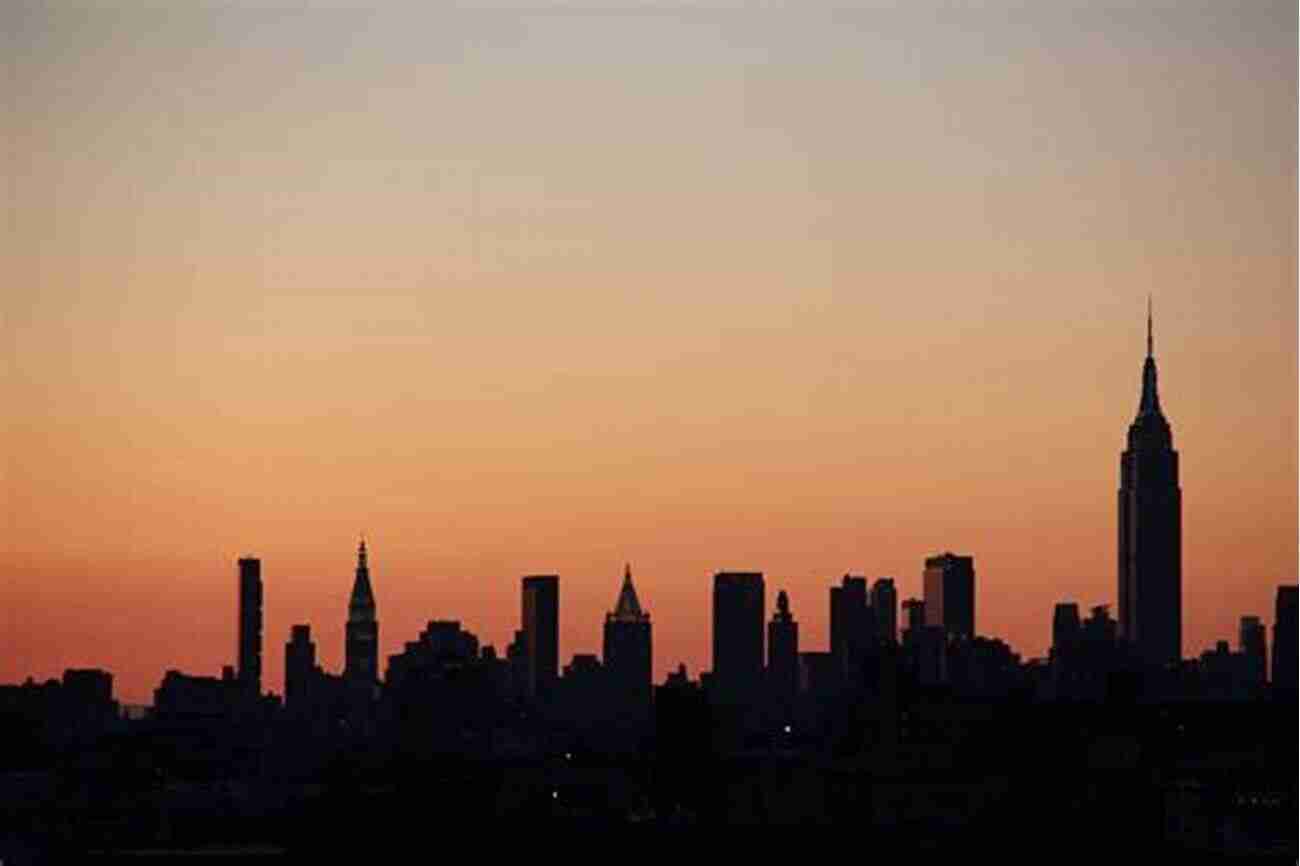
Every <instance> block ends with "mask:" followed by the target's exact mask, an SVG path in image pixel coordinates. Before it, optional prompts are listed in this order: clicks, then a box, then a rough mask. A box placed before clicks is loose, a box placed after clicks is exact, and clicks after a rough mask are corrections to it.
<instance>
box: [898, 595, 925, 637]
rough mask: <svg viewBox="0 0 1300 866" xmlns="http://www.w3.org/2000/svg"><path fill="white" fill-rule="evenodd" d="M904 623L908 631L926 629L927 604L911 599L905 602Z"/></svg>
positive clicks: (917, 599)
mask: <svg viewBox="0 0 1300 866" xmlns="http://www.w3.org/2000/svg"><path fill="white" fill-rule="evenodd" d="M903 622H904V623H906V626H907V628H906V630H907V631H914V630H919V629H922V628H925V602H924V601H922V600H921V599H919V598H909V599H907V600H906V601H904V602H903Z"/></svg>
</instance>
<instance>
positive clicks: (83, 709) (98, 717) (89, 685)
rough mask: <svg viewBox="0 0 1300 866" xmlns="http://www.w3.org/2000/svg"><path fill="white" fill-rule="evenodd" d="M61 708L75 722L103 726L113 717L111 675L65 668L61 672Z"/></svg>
mask: <svg viewBox="0 0 1300 866" xmlns="http://www.w3.org/2000/svg"><path fill="white" fill-rule="evenodd" d="M63 706H64V709H65V711H66V712H67V714H68V715H69V717H71V718H72V719H75V720H76V721H79V722H85V723H92V724H95V725H104V724H107V723H109V722H111V721H112V720H113V719H114V718H115V717H116V716H117V702H116V701H114V700H113V675H112V674H111V673H109V672H108V671H105V670H99V669H98V668H68V669H67V670H65V671H64V672H63Z"/></svg>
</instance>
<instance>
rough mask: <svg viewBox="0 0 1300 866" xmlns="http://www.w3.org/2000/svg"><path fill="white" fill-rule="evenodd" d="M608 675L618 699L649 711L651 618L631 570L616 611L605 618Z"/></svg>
mask: <svg viewBox="0 0 1300 866" xmlns="http://www.w3.org/2000/svg"><path fill="white" fill-rule="evenodd" d="M604 643H605V646H604V657H605V672H606V675H607V677H608V681H609V684H610V689H611V691H612V692H613V694H614V695H615V696H616V699H621V700H624V701H627V702H630V703H632V704H633V705H635V706H636V707H640V708H645V709H648V708H649V705H650V694H651V688H652V674H651V646H650V614H649V613H646V612H645V611H643V610H641V602H640V600H639V599H638V598H637V597H636V588H635V587H634V586H632V566H631V565H626V566H624V568H623V587H622V588H621V589H620V590H619V593H618V603H617V604H615V605H614V610H613V611H612V612H610V613H607V614H605V642H604Z"/></svg>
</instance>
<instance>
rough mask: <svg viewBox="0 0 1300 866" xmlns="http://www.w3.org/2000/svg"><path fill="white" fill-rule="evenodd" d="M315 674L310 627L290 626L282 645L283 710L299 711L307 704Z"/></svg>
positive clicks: (314, 646) (314, 657)
mask: <svg viewBox="0 0 1300 866" xmlns="http://www.w3.org/2000/svg"><path fill="white" fill-rule="evenodd" d="M315 674H316V644H315V643H313V642H312V639H311V626H310V625H295V626H292V627H291V628H290V629H289V641H288V643H286V644H285V645H284V706H285V709H287V710H299V709H301V708H302V707H304V706H305V705H306V704H307V703H308V702H309V697H310V695H311V692H312V680H313V679H314V678H315Z"/></svg>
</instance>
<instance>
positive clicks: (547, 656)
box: [522, 574, 560, 698]
mask: <svg viewBox="0 0 1300 866" xmlns="http://www.w3.org/2000/svg"><path fill="white" fill-rule="evenodd" d="M522 631H523V639H524V654H525V664H526V665H527V672H528V673H527V678H526V680H525V683H524V692H525V694H526V695H527V696H528V697H530V698H545V697H547V696H549V695H550V694H551V691H552V689H553V688H554V686H555V681H556V679H557V678H558V677H559V674H560V578H559V576H558V575H554V574H534V575H530V576H528V577H525V578H524V579H523V623H522Z"/></svg>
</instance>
